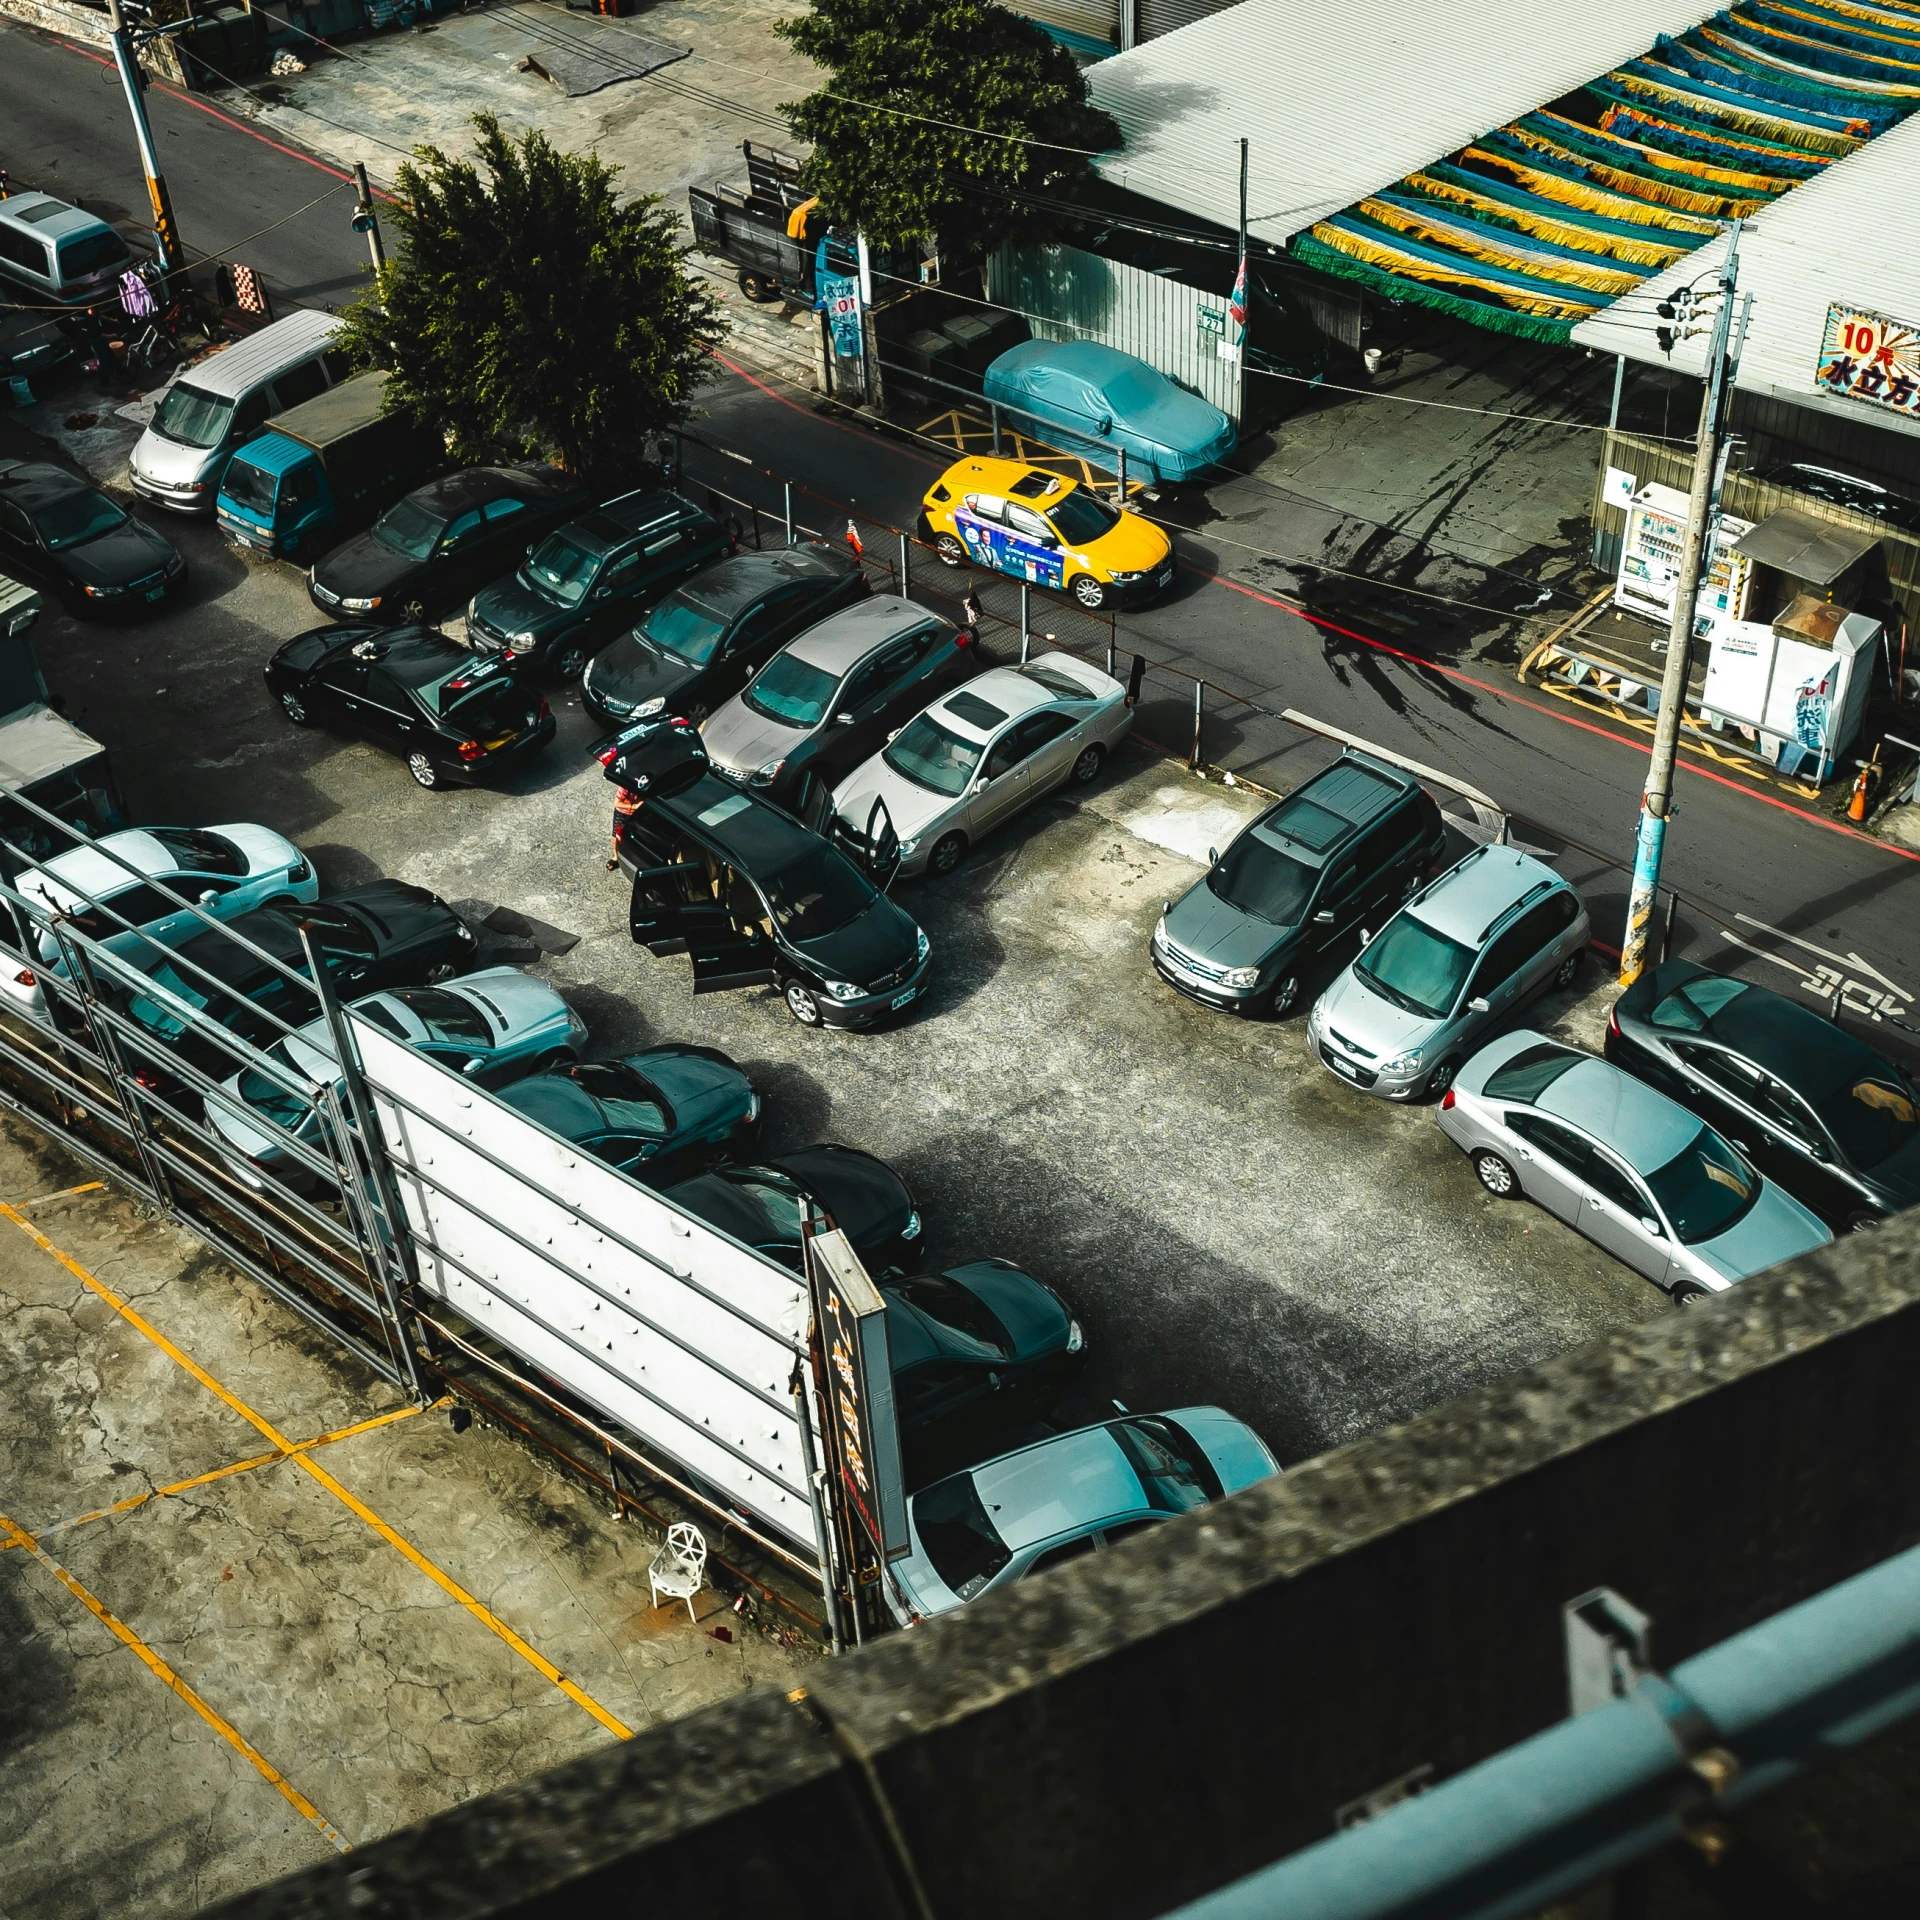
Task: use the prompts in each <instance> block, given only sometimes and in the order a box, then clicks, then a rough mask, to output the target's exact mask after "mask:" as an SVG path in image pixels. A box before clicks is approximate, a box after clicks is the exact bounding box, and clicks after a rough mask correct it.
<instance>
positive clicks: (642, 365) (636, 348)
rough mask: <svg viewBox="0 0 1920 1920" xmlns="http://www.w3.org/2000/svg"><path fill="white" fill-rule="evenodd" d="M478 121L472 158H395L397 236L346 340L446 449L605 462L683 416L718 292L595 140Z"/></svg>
mask: <svg viewBox="0 0 1920 1920" xmlns="http://www.w3.org/2000/svg"><path fill="white" fill-rule="evenodd" d="M474 126H475V128H476V129H477V131H478V135H479V139H478V143H477V151H476V159H475V161H466V160H450V159H448V158H447V156H446V155H445V154H443V153H442V152H440V150H439V149H438V148H436V147H420V148H417V149H416V150H415V159H414V161H412V162H409V163H408V164H406V165H404V166H402V167H401V168H400V171H399V175H398V178H397V180H396V182H395V185H396V187H397V189H398V192H399V197H400V201H401V204H400V205H399V206H398V207H395V208H392V209H390V210H388V213H387V218H388V219H389V220H390V222H391V224H392V225H394V226H395V227H397V228H398V232H399V239H400V242H401V244H400V245H399V246H398V247H397V248H396V249H395V250H394V255H393V257H392V259H390V261H389V263H388V265H387V268H386V270H385V272H384V273H382V274H381V275H380V277H379V280H378V282H377V284H376V285H375V287H374V288H373V290H372V291H371V292H370V293H369V294H368V295H367V297H366V298H365V299H363V300H361V301H360V302H359V303H358V304H356V305H355V306H353V307H352V308H350V309H349V310H348V312H347V313H346V315H345V316H344V319H345V328H344V332H343V344H344V345H345V346H346V349H347V351H348V353H349V354H350V355H351V356H352V358H353V359H354V361H355V362H356V363H357V364H358V365H361V366H369V367H384V368H386V369H387V370H388V371H389V372H390V373H391V374H392V375H393V378H392V379H391V380H390V381H389V382H388V385H387V405H388V407H389V409H390V410H393V411H396V412H400V413H405V414H407V415H409V416H410V417H411V418H413V419H414V420H416V421H418V422H419V423H420V424H421V425H422V426H425V427H427V428H429V429H430V430H431V431H434V432H444V433H445V434H446V435H447V436H448V445H449V449H450V451H451V452H452V454H453V456H454V458H455V459H457V460H460V461H462V462H469V463H485V462H489V461H498V460H514V459H526V458H550V459H555V460H557V461H558V462H559V463H560V464H561V465H562V466H563V467H565V468H567V469H568V470H569V471H570V472H575V473H581V474H587V475H594V476H605V477H608V478H616V477H618V476H619V475H621V474H622V473H623V472H625V471H627V470H630V469H631V468H632V467H633V466H634V465H635V463H636V462H637V460H638V458H639V456H640V449H641V442H642V436H644V435H645V434H646V433H648V432H649V431H651V430H653V429H657V428H661V427H667V426H671V425H673V424H674V423H675V422H677V421H679V420H681V419H683V418H684V417H685V415H686V411H687V402H688V399H689V397H690V396H691V395H692V393H693V391H694V389H695V388H696V387H697V386H698V385H699V384H700V382H701V381H702V380H703V379H704V378H705V377H706V373H707V368H708V364H709V363H708V361H707V358H706V354H705V349H706V348H707V347H708V346H710V345H712V344H713V343H715V342H716V341H717V340H718V339H719V338H720V335H721V328H720V325H719V322H718V320H717V318H716V315H717V307H716V304H715V301H714V299H713V296H712V295H711V294H710V293H708V291H707V290H706V288H705V287H704V286H703V285H701V284H699V283H698V282H697V281H696V280H695V279H694V277H693V276H692V275H691V274H690V273H689V271H688V269H687V267H686V265H685V258H686V253H687V249H686V248H685V247H684V246H682V245H681V244H680V220H679V216H678V215H677V214H676V213H674V212H673V211H672V210H671V209H670V208H668V207H667V206H666V205H664V204H663V203H662V202H661V200H660V199H659V198H658V196H656V195H651V194H650V195H647V196H645V197H643V198H641V199H638V200H629V201H626V202H624V203H621V202H618V201H616V200H615V198H614V193H613V182H614V175H615V172H616V169H614V168H612V167H609V166H607V165H605V164H604V163H603V162H602V161H601V159H600V157H599V156H598V155H597V154H593V153H585V154H576V153H561V152H559V151H558V150H556V149H555V148H554V147H553V146H552V145H550V144H549V142H548V141H547V140H546V138H545V136H544V135H542V134H539V133H528V134H527V135H526V136H525V137H524V138H523V139H521V140H519V141H517V142H516V141H512V140H509V139H508V138H507V137H506V136H505V135H504V134H503V133H502V132H501V130H500V124H499V122H498V121H497V120H495V119H494V118H493V116H492V115H491V114H476V115H475V116H474Z"/></svg>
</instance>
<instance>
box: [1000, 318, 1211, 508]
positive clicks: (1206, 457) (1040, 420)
mask: <svg viewBox="0 0 1920 1920" xmlns="http://www.w3.org/2000/svg"><path fill="white" fill-rule="evenodd" d="M984 391H985V394H986V397H987V398H988V399H989V400H991V401H996V402H998V404H999V405H1000V406H1002V407H1004V408H1005V409H1006V410H1007V411H1008V412H1010V413H1013V414H1015V415H1018V416H1020V417H1022V418H1024V419H1027V420H1030V421H1032V422H1033V424H1034V427H1035V429H1036V430H1037V431H1038V432H1039V433H1040V434H1041V435H1042V437H1043V438H1046V439H1048V440H1052V441H1054V442H1056V443H1058V442H1060V441H1062V440H1065V441H1066V442H1068V443H1069V444H1071V445H1073V446H1075V447H1085V448H1088V449H1090V450H1091V451H1093V452H1094V453H1096V454H1106V455H1109V456H1112V457H1111V458H1109V460H1108V461H1107V463H1106V464H1108V465H1109V466H1112V465H1115V464H1117V459H1118V455H1119V453H1120V452H1121V450H1122V449H1124V450H1125V452H1126V456H1127V469H1128V472H1129V473H1131V474H1138V475H1139V476H1140V478H1142V479H1152V480H1191V479H1193V478H1194V477H1195V476H1196V475H1198V474H1201V473H1204V472H1205V471H1206V470H1207V469H1208V468H1209V467H1217V466H1218V465H1219V464H1220V462H1221V461H1223V460H1224V459H1225V458H1226V457H1227V455H1228V454H1230V453H1231V452H1232V451H1233V449H1234V445H1235V443H1236V441H1237V440H1238V438H1239V432H1238V429H1237V428H1236V427H1235V426H1234V424H1233V421H1232V420H1231V419H1230V418H1229V417H1228V416H1227V415H1226V414H1224V413H1222V412H1221V411H1220V409H1219V408H1218V407H1216V406H1214V405H1213V404H1212V403H1211V402H1210V401H1206V400H1202V399H1201V398H1200V396H1199V395H1198V394H1196V393H1188V392H1187V391H1186V390H1185V389H1184V388H1182V387H1177V386H1175V385H1174V383H1173V382H1172V381H1171V380H1169V379H1168V378H1167V376H1166V375H1165V374H1164V373H1160V372H1158V371H1156V370H1155V369H1154V368H1152V367H1150V366H1148V365H1147V363H1146V362H1145V361H1144V360H1139V359H1136V358H1135V357H1134V356H1133V355H1132V354H1130V353H1122V352H1121V351H1120V350H1119V348H1117V347H1103V346H1101V345H1100V344H1099V343H1098V342H1097V341H1093V340H1028V341H1026V342H1024V343H1023V344H1022V345H1020V346H1017V347H1013V348H1010V349H1009V350H1008V351H1007V352H1005V353H1003V354H1002V355H1001V356H1000V357H999V359H997V360H996V361H994V363H993V364H992V366H990V367H989V368H988V369H987V372H986V380H985V383H984Z"/></svg>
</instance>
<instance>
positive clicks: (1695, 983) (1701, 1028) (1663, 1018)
mask: <svg viewBox="0 0 1920 1920" xmlns="http://www.w3.org/2000/svg"><path fill="white" fill-rule="evenodd" d="M1746 990H1747V983H1746V981H1744V980H1729V979H1728V978H1727V977H1726V975H1725V974H1722V973H1708V974H1703V975H1701V976H1700V977H1699V978H1698V979H1694V980H1689V981H1687V982H1686V983H1685V984H1684V985H1682V986H1678V987H1675V988H1674V990H1673V991H1672V992H1671V993H1670V994H1668V995H1667V997H1666V998H1665V999H1664V1000H1662V1001H1661V1002H1660V1004H1659V1005H1658V1006H1657V1007H1655V1008H1654V1010H1653V1013H1652V1016H1651V1018H1652V1020H1653V1024H1654V1025H1655V1026H1656V1027H1671V1028H1674V1029H1676V1030H1677V1031H1679V1032H1681V1033H1705V1032H1706V1030H1707V1023H1708V1022H1709V1021H1710V1020H1712V1019H1713V1018H1714V1017H1715V1015H1717V1014H1718V1013H1720V1012H1721V1011H1722V1010H1723V1009H1724V1008H1726V1007H1729V1006H1731V1005H1732V1004H1733V1003H1734V1001H1736V1000H1738V999H1739V998H1740V996H1741V995H1742V994H1743V993H1745V992H1746Z"/></svg>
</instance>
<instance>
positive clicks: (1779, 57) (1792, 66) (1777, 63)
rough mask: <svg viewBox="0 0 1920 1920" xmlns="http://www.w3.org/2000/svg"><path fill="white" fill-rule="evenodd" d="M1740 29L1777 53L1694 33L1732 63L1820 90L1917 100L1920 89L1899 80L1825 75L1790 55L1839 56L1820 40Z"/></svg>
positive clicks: (1753, 26)
mask: <svg viewBox="0 0 1920 1920" xmlns="http://www.w3.org/2000/svg"><path fill="white" fill-rule="evenodd" d="M1740 25H1741V26H1742V27H1743V28H1744V29H1745V30H1746V31H1747V32H1748V33H1759V34H1764V35H1765V36H1766V37H1767V38H1768V39H1769V40H1774V41H1778V42H1779V46H1780V51H1779V52H1778V53H1775V54H1768V53H1765V52H1763V51H1762V50H1761V49H1760V48H1758V47H1753V46H1749V45H1748V44H1747V43H1746V42H1745V41H1744V40H1733V39H1729V38H1728V36H1727V35H1726V34H1724V33H1716V32H1715V31H1714V30H1713V28H1711V27H1699V28H1696V29H1695V31H1696V32H1698V34H1699V35H1700V38H1701V39H1702V40H1704V41H1706V42H1707V44H1708V45H1709V46H1714V47H1718V48H1720V49H1721V50H1722V52H1725V53H1730V54H1732V55H1733V56H1734V57H1735V58H1736V59H1740V60H1758V61H1759V62H1760V63H1761V65H1763V66H1770V67H1779V68H1781V69H1782V70H1783V71H1785V72H1787V73H1790V74H1792V75H1793V77H1794V78H1795V79H1796V80H1812V81H1814V82H1816V83H1817V84H1818V85H1820V86H1823V87H1832V88H1834V89H1835V90H1836V91H1837V92H1845V91H1846V90H1847V89H1849V88H1851V89H1852V90H1853V91H1854V92H1855V93H1864V94H1869V95H1871V96H1872V97H1873V98H1874V99H1876V100H1885V99H1920V87H1910V86H1908V85H1906V84H1905V83H1904V82H1903V81H1899V80H1869V79H1867V78H1866V77H1865V76H1863V75H1861V74H1857V73H1829V72H1827V71H1826V70H1825V69H1824V68H1822V67H1816V66H1814V65H1812V64H1811V63H1810V62H1808V61H1805V60H1795V59H1794V58H1792V55H1791V52H1790V49H1792V48H1795V47H1805V48H1807V49H1808V50H1809V51H1811V52H1813V53H1839V52H1840V51H1841V49H1840V48H1839V47H1831V46H1828V45H1827V44H1826V43H1825V42H1824V41H1820V40H1808V39H1805V38H1804V37H1803V36H1801V35H1799V34H1795V33H1782V32H1781V31H1780V29H1779V28H1777V27H1763V26H1761V25H1760V23H1759V22H1758V21H1757V20H1742V21H1741V22H1740ZM1863 57H1864V56H1863Z"/></svg>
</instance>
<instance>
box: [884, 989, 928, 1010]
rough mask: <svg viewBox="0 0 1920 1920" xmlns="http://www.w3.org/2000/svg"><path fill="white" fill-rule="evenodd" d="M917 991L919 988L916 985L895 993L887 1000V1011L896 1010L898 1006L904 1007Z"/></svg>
mask: <svg viewBox="0 0 1920 1920" xmlns="http://www.w3.org/2000/svg"><path fill="white" fill-rule="evenodd" d="M919 991H920V989H919V988H918V987H909V988H908V989H907V990H906V992H905V993H896V994H895V995H894V996H893V998H892V999H891V1000H890V1001H888V1002H887V1011H888V1012H889V1013H893V1012H896V1011H897V1010H898V1009H899V1008H901V1007H904V1006H905V1005H906V1004H907V1002H908V1001H909V1000H911V999H912V998H913V996H914V995H915V994H916V993H918V992H919Z"/></svg>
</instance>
